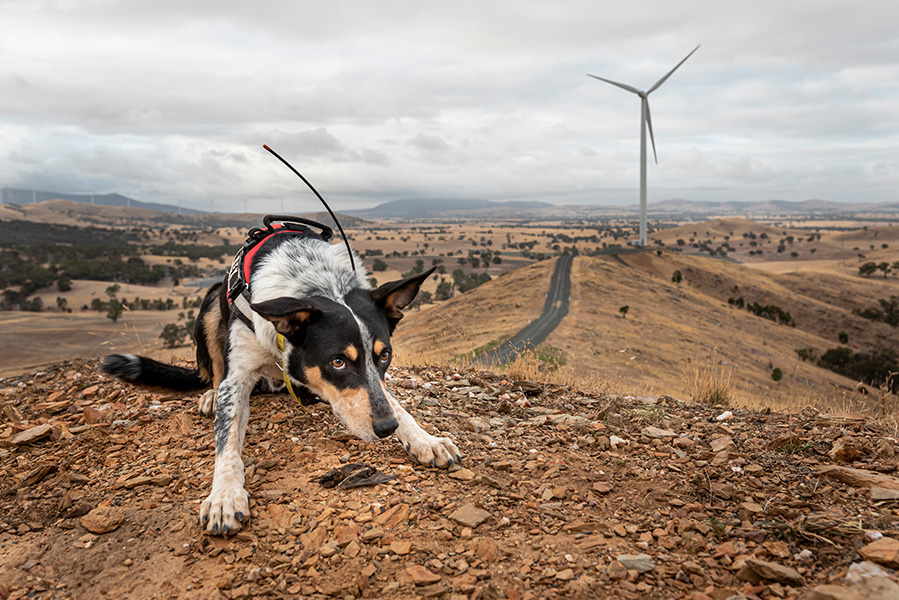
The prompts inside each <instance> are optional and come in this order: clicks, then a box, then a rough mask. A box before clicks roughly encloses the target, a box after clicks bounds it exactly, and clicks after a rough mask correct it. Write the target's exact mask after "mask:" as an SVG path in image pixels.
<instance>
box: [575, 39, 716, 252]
mask: <svg viewBox="0 0 899 600" xmlns="http://www.w3.org/2000/svg"><path fill="white" fill-rule="evenodd" d="M697 50H699V46H696V47H695V48H693V52H696V51H697ZM693 52H690V54H688V55H687V56H686V57H685V58H684V60H682V61H680V62H679V63H677V65H675V67H674V68H673V69H671V70H670V71H668V73H667V74H666V75H665V76H664V77H662V78H661V79H659V80H658V81H657V82H656V83H655V85H653V86H652V87H651V88H649V90H648V91H645V92H644V91H641V90H638V89H637V88H635V87H631V86H629V85H627V84H624V83H618V82H617V81H612V80H611V79H604V78H602V77H597V76H596V75H590V74H589V73H587V76H588V77H592V78H593V79H599V80H600V81H605V82H606V83H611V84H612V85H614V86H618V87H620V88H621V89H623V90H627V91H629V92H633V93H634V94H637V95H638V96H640V241H639V243H638V244H637V245H639V246H646V130H647V128H648V129H649V140H650V141H651V142H652V155H653V157H654V158H655V161H656V164H659V157H658V155H657V154H656V141H655V138H654V137H653V135H652V117H650V114H649V95H650V94H651V93H653V92H654V91H656V90H657V89H658V88H659V86H661V85H662V84H663V83H665V81H667V80H668V78H669V77H671V75H672V74H673V73H674V72H675V71H677V69H678V68H679V67H680V66H681V65H682V64H684V63H685V62H687V59H688V58H690V57H691V56H693Z"/></svg>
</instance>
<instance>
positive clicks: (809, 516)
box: [0, 361, 899, 600]
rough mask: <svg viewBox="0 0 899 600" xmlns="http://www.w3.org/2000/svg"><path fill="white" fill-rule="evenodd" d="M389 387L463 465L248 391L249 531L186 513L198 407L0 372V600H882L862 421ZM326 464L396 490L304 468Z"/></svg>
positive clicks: (881, 454)
mask: <svg viewBox="0 0 899 600" xmlns="http://www.w3.org/2000/svg"><path fill="white" fill-rule="evenodd" d="M389 385H390V386H391V388H392V389H393V390H394V392H395V393H396V395H397V396H398V397H399V398H400V399H401V401H403V402H404V403H406V405H407V407H408V408H409V410H410V411H411V412H413V413H414V414H415V415H416V417H417V418H418V419H419V421H420V422H421V423H423V424H424V425H425V426H426V427H430V428H434V429H435V430H439V431H440V432H441V433H442V434H449V435H451V436H453V438H454V439H455V440H456V442H457V444H458V445H459V447H460V448H461V449H462V451H463V452H464V453H465V455H466V459H465V465H464V466H463V467H460V468H457V469H456V470H454V471H453V472H450V473H445V472H441V471H438V470H435V469H430V468H424V467H421V466H419V465H414V464H412V463H410V461H409V459H408V457H407V456H406V455H405V453H404V451H403V450H402V448H400V447H399V445H397V444H395V443H391V442H389V441H385V442H381V443H366V442H361V441H358V440H355V439H354V438H352V436H349V435H347V434H345V433H342V432H340V431H338V427H337V425H336V420H335V419H334V417H333V416H332V415H331V414H330V412H329V411H328V410H327V409H322V408H320V407H319V408H318V409H317V410H316V411H315V413H314V414H312V415H309V414H307V413H305V412H303V411H301V410H299V409H298V408H297V407H296V406H295V405H294V404H292V402H293V401H292V400H291V399H290V398H289V397H288V396H286V395H279V396H271V395H267V396H256V397H254V399H253V401H252V405H253V408H252V413H251V417H250V423H249V428H248V434H247V440H246V445H245V450H244V460H245V464H246V477H247V485H248V488H249V491H250V495H251V514H250V521H249V523H248V525H247V527H246V529H245V530H243V531H242V532H240V533H239V534H238V535H237V536H234V537H232V538H227V539H222V538H212V537H207V536H204V535H202V534H201V530H200V528H199V526H198V525H197V511H198V505H199V501H200V500H201V499H202V498H203V497H204V496H205V495H206V494H207V493H208V489H209V485H210V481H211V475H212V457H213V435H212V423H211V421H210V420H208V419H206V418H201V417H199V416H198V415H197V414H196V397H190V396H188V397H185V396H181V395H168V396H164V395H159V394H154V393H148V392H143V391H140V390H137V389H135V388H132V387H130V386H123V385H122V384H120V383H116V382H112V381H109V380H107V379H105V378H103V377H102V376H100V375H99V374H98V372H97V370H96V362H94V361H87V362H86V361H76V362H72V363H64V364H58V365H53V366H50V367H48V368H45V369H43V370H41V371H40V372H33V373H30V374H28V375H24V376H21V377H15V378H9V379H5V380H0V398H2V399H3V402H4V410H3V415H4V419H5V423H4V424H3V425H2V427H0V443H2V444H3V446H2V447H0V474H2V481H3V486H2V489H0V598H4V599H6V598H9V599H18V598H25V597H40V598H47V599H53V598H95V597H100V596H102V595H109V596H114V597H116V598H121V599H123V600H128V599H138V598H141V599H142V598H151V597H156V598H163V597H164V598H172V599H175V598H185V599H206V598H229V599H235V600H237V599H244V598H258V597H263V596H265V597H275V598H280V597H284V598H293V597H306V598H322V599H324V598H328V597H340V598H347V597H354V598H411V597H427V598H430V597H445V598H450V599H457V598H458V599H461V598H470V597H477V598H506V599H509V600H511V599H518V600H523V599H525V598H530V599H536V598H572V599H575V600H578V599H581V598H584V599H586V598H595V597H601V598H609V599H627V600H637V599H648V600H661V599H665V600H688V599H689V600H705V599H709V598H721V599H723V598H733V597H741V598H747V599H753V598H755V599H765V600H768V599H772V600H773V599H774V598H787V599H796V598H816V599H845V598H870V599H871V600H873V598H887V597H895V595H896V594H899V584H897V583H896V576H895V574H893V573H891V571H890V569H891V568H895V567H897V566H899V563H897V558H896V552H897V546H899V540H897V539H896V538H895V537H893V536H895V533H896V531H897V529H899V527H897V525H899V511H897V510H896V509H895V508H893V506H894V504H891V503H895V501H896V499H897V498H899V478H897V477H895V476H894V475H893V474H894V473H895V472H896V470H897V463H899V458H897V452H899V444H897V442H896V440H895V438H892V437H890V436H887V435H884V434H883V432H882V431H880V430H878V429H877V427H876V426H874V425H873V424H871V423H866V422H865V421H864V420H863V419H841V418H835V417H833V416H829V415H824V414H819V413H818V412H817V411H815V410H813V409H806V410H803V411H802V412H800V413H799V414H794V415H786V414H779V413H776V412H770V411H764V412H756V411H750V410H743V409H731V410H730V411H728V412H725V409H724V408H722V407H715V406H709V405H701V404H685V403H683V402H680V401H678V400H675V399H673V398H672V397H670V396H667V395H658V396H639V397H635V396H630V395H622V394H608V393H600V392H597V391H596V390H590V389H578V388H573V387H567V386H560V385H553V384H540V383H536V382H533V381H531V382H516V381H514V380H511V379H507V378H505V377H504V376H503V375H501V374H496V373H493V372H490V371H484V370H478V371H464V370H463V371H460V372H452V371H445V370H441V369H438V368H427V367H418V368H414V369H409V368H400V369H392V370H391V379H390V381H389ZM344 463H367V464H369V465H371V466H372V467H373V468H375V469H377V470H378V471H380V472H381V473H383V474H385V475H388V476H391V477H393V479H392V480H390V481H387V482H386V483H382V484H380V485H376V486H366V487H359V488H354V489H342V488H339V487H335V488H325V487H323V486H322V485H321V484H320V483H318V482H317V481H316V480H315V478H316V477H318V476H321V475H323V474H325V473H326V472H328V471H329V470H330V469H333V468H335V467H339V466H340V465H342V464H344ZM884 536H885V537H884ZM878 593H879V594H881V595H880V596H878V595H877V594H878ZM739 594H742V595H739Z"/></svg>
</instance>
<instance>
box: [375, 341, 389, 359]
mask: <svg viewBox="0 0 899 600" xmlns="http://www.w3.org/2000/svg"><path fill="white" fill-rule="evenodd" d="M385 348H387V344H385V343H384V342H382V341H381V340H375V345H374V350H375V356H381V352H384V349H385Z"/></svg>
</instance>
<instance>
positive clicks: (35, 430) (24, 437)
mask: <svg viewBox="0 0 899 600" xmlns="http://www.w3.org/2000/svg"><path fill="white" fill-rule="evenodd" d="M52 431H53V426H52V425H50V424H49V423H44V424H43V425H37V426H36V427H32V428H31V429H26V430H25V431H21V432H19V433H17V434H16V435H14V436H12V438H10V440H9V443H10V444H12V445H13V446H21V445H22V444H31V443H33V442H36V441H38V440H41V439H43V438H45V437H47V436H48V435H50V433H52Z"/></svg>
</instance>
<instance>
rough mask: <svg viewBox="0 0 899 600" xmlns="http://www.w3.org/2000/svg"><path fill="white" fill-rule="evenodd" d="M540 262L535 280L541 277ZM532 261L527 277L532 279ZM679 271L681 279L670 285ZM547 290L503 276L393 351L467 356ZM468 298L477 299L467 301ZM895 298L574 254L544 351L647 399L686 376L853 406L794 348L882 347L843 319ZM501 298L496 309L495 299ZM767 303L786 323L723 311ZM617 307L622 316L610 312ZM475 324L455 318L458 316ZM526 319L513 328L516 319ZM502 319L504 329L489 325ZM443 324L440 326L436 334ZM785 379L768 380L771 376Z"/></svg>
mask: <svg viewBox="0 0 899 600" xmlns="http://www.w3.org/2000/svg"><path fill="white" fill-rule="evenodd" d="M551 262H552V261H547V264H546V266H545V267H543V273H544V274H548V273H549V272H550V270H551ZM541 264H543V263H538V265H534V266H532V267H530V268H529V272H537V269H538V268H539V265H541ZM675 270H680V271H681V272H682V274H683V276H684V282H683V283H681V284H680V285H679V286H678V285H676V284H675V283H673V282H672V281H671V277H672V274H673V273H674V271H675ZM546 289H547V286H546V285H545V284H544V285H542V286H541V285H538V284H537V283H536V282H532V281H530V280H528V279H527V278H523V277H521V276H520V274H519V272H518V271H516V272H513V273H511V274H509V275H506V276H504V277H503V278H501V279H498V280H495V281H492V282H489V283H487V284H485V285H483V286H482V287H480V288H478V289H477V290H474V291H473V292H469V293H468V294H466V295H463V296H462V297H461V298H455V299H453V301H452V303H449V302H448V303H445V304H442V305H438V306H436V307H435V308H433V309H430V310H429V311H427V312H426V313H425V312H422V313H421V314H417V313H414V314H411V315H410V316H409V317H408V319H407V320H405V321H404V322H403V324H402V326H401V327H400V328H399V330H398V335H397V340H398V344H399V345H400V347H401V348H402V349H403V351H404V352H408V353H409V354H410V355H412V356H416V355H417V353H419V352H420V353H422V355H423V356H425V357H429V358H431V359H432V361H436V360H437V359H438V357H440V356H441V354H442V358H443V359H444V360H445V359H446V358H448V357H449V356H453V355H457V354H462V353H464V352H465V351H471V350H473V349H474V348H476V347H479V346H483V345H485V344H488V343H489V342H495V341H499V339H500V337H501V336H502V335H512V334H514V333H515V331H517V329H514V327H512V325H513V323H512V322H510V321H509V320H508V319H509V316H508V306H509V304H508V298H509V297H511V298H514V299H515V302H516V303H517V304H519V305H521V306H522V307H523V306H530V307H532V308H531V310H532V312H531V313H530V317H529V318H534V317H536V316H537V315H538V314H539V312H540V308H537V307H538V306H542V303H543V301H544V298H545V290H546ZM475 292H477V295H475ZM891 295H899V281H897V280H896V279H893V278H889V279H880V278H876V279H867V278H860V277H858V276H857V275H855V276H847V275H840V274H818V273H816V274H806V273H793V274H784V275H778V274H774V273H768V272H765V271H759V270H757V269H751V268H748V267H746V266H743V265H739V264H737V263H733V262H728V261H724V260H720V259H711V258H707V257H701V256H682V255H678V254H675V253H669V252H663V253H662V256H658V255H657V254H656V253H654V252H645V253H638V254H629V255H620V256H619V255H608V256H599V257H583V256H581V257H577V258H576V259H575V261H574V266H573V270H572V294H571V308H570V310H569V315H568V317H566V319H565V320H563V321H562V324H561V326H560V327H559V328H558V329H557V330H556V331H555V332H554V333H553V334H551V335H550V337H549V339H548V340H547V342H546V344H547V345H549V346H552V347H556V348H559V349H561V350H562V351H563V357H564V360H565V362H566V365H565V369H564V370H567V371H569V372H571V373H573V374H575V375H576V376H579V377H586V378H591V379H593V378H599V379H600V380H602V381H605V383H606V385H608V386H609V387H610V389H612V390H620V389H622V386H624V387H628V386H630V388H631V389H634V388H638V389H640V390H644V391H646V392H647V393H674V394H675V395H676V396H677V397H680V398H688V397H689V396H690V394H691V393H693V388H694V387H695V382H694V381H693V380H694V379H695V377H696V373H697V371H698V372H699V374H700V375H701V376H704V377H711V376H712V375H714V374H719V375H721V376H722V377H726V378H727V379H729V380H730V385H729V387H731V388H732V391H733V397H734V400H735V401H737V402H738V403H741V404H744V405H745V404H750V405H754V406H760V405H764V404H773V405H775V406H777V405H779V406H791V407H801V406H803V405H805V404H807V403H818V404H819V405H822V406H831V407H832V406H835V405H839V406H840V407H841V408H843V409H844V410H852V409H861V408H862V407H864V406H865V405H867V399H866V398H865V397H864V396H862V395H861V394H860V393H856V392H854V391H853V390H854V389H855V385H856V383H857V382H855V381H851V380H849V379H846V378H844V377H841V376H838V375H836V374H834V373H832V372H830V371H828V370H825V369H822V368H819V367H817V366H816V365H815V364H814V362H806V361H803V360H800V358H799V356H798V354H797V352H796V350H797V349H800V348H811V349H813V351H814V353H815V354H816V355H817V356H821V355H822V354H823V353H824V351H826V350H827V349H830V348H833V347H836V346H837V345H839V341H838V337H839V336H838V334H839V333H840V332H845V333H847V334H848V336H849V346H850V347H852V348H855V349H857V350H863V349H870V348H881V347H885V346H890V347H893V346H894V345H895V340H896V335H897V334H896V329H895V328H892V327H890V326H889V325H887V324H885V323H881V322H872V321H870V320H867V319H863V318H861V317H859V316H856V315H854V314H853V313H852V310H853V309H856V308H859V309H863V308H868V307H872V306H878V300H879V299H881V298H888V297H889V296H891ZM501 298H502V299H503V300H501ZM731 298H734V299H736V298H743V302H744V303H745V304H746V305H748V304H751V303H759V304H763V305H776V306H778V307H780V309H782V310H784V311H786V312H789V313H790V315H791V316H792V318H793V321H794V323H795V326H791V325H784V324H778V323H777V322H775V321H771V320H768V319H766V318H762V317H760V316H757V315H755V314H753V313H751V312H749V311H748V310H745V309H742V308H738V307H737V306H734V305H732V304H729V303H728V300H729V299H731ZM625 305H627V306H628V307H629V310H628V312H627V314H626V316H622V314H621V313H620V311H619V309H620V308H621V307H622V306H625ZM468 311H471V313H470V314H471V315H473V316H477V318H472V319H468V320H466V319H464V318H462V315H465V314H468ZM527 318H528V314H527V311H523V314H520V315H518V316H517V322H522V320H524V319H527ZM501 319H505V320H506V321H505V322H504V323H507V327H508V328H507V329H505V331H503V329H504V327H503V326H502V325H499V324H500V323H501V321H500V320H501ZM444 322H446V323H447V324H446V325H444ZM457 322H458V323H460V324H462V325H464V327H465V329H464V330H461V329H460V332H461V331H464V334H463V335H464V339H465V340H466V341H467V342H468V343H467V344H461V343H460V342H459V339H458V337H453V336H452V332H453V329H452V324H453V323H457ZM774 368H779V369H780V370H781V371H782V373H783V374H784V377H783V379H782V380H781V381H779V382H775V381H774V380H773V379H772V377H771V374H772V370H773V369H774Z"/></svg>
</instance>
